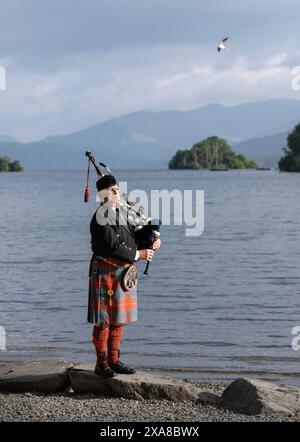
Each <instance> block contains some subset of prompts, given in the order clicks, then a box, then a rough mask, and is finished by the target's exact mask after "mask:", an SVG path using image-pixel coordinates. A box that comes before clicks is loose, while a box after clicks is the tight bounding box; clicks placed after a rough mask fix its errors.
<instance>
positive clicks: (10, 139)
mask: <svg viewBox="0 0 300 442" xmlns="http://www.w3.org/2000/svg"><path fill="white" fill-rule="evenodd" d="M0 141H6V142H8V143H12V142H15V141H17V140H16V138H14V137H10V136H9V135H1V134H0Z"/></svg>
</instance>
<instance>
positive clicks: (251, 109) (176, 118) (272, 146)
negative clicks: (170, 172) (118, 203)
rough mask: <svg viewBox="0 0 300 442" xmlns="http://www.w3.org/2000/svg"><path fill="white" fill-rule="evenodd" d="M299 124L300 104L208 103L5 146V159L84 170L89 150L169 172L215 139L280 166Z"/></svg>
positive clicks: (0, 151)
mask: <svg viewBox="0 0 300 442" xmlns="http://www.w3.org/2000/svg"><path fill="white" fill-rule="evenodd" d="M298 116H299V117H298ZM299 121H300V100H270V101H262V102H253V103H244V104H240V105H237V106H231V107H227V106H223V105H221V104H209V105H207V106H203V107H201V108H200V109H196V110H192V111H188V112H179V111H162V112H152V111H140V112H134V113H131V114H128V115H124V116H121V117H118V118H113V119H111V120H108V121H105V122H103V123H99V124H96V125H94V126H91V127H89V128H87V129H83V130H80V131H78V132H74V133H71V134H66V135H56V136H50V137H47V138H44V139H42V140H40V141H36V142H31V143H18V142H13V143H9V144H7V143H4V142H2V141H0V156H1V155H4V154H5V155H10V156H11V157H13V158H16V159H18V160H19V161H20V162H21V163H22V164H23V165H24V167H25V169H27V170H28V169H82V168H84V167H85V160H84V157H83V154H84V151H85V150H86V149H89V150H91V151H92V152H93V153H95V155H96V157H97V159H98V160H99V161H103V162H106V163H108V164H109V165H110V166H111V167H112V168H114V169H115V168H150V167H153V168H156V167H167V164H168V161H169V160H170V158H171V157H172V156H173V155H174V153H175V152H176V150H177V149H189V148H190V147H191V146H192V145H193V144H195V143H196V142H198V141H201V140H202V139H204V138H207V137H209V136H213V135H216V136H219V137H223V138H226V139H227V140H228V141H229V143H231V144H232V146H233V148H234V149H235V150H238V149H239V150H238V151H240V152H241V153H245V154H246V155H247V156H248V157H249V158H251V159H254V160H256V161H258V162H259V163H261V162H262V160H261V159H264V158H265V160H266V161H267V162H268V161H270V158H272V161H275V158H277V155H278V152H279V150H280V149H281V146H280V143H281V141H282V139H280V136H282V137H283V136H284V133H286V132H287V131H289V130H290V129H292V128H293V127H294V126H295V125H296V123H298V122H299ZM281 133H282V135H281ZM274 134H275V135H274ZM276 134H277V135H276ZM272 136H274V137H275V138H272ZM277 137H278V138H277ZM246 140H247V141H246ZM261 140H264V142H261ZM267 140H268V141H267ZM244 142H245V144H243V143H244ZM233 143H234V144H233ZM264 146H266V147H264ZM279 146H280V147H279ZM243 149H245V150H244V151H243ZM247 149H249V150H247ZM251 149H252V150H251ZM265 150H266V152H264V151H265ZM257 155H258V156H257ZM279 157H280V155H279ZM279 157H278V159H279ZM258 158H261V159H258ZM265 164H266V163H263V165H265Z"/></svg>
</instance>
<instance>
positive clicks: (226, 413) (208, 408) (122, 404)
mask: <svg viewBox="0 0 300 442" xmlns="http://www.w3.org/2000/svg"><path fill="white" fill-rule="evenodd" d="M194 384H195V385H197V386H198V387H200V388H203V389H204V390H205V391H207V392H210V393H214V394H217V395H221V394H222V392H223V390H224V388H225V387H226V386H225V385H221V384H209V383H207V382H205V383H203V382H202V383H194ZM0 421H2V422H9V421H10V422H25V421H27V422H28V421H29V422H72V421H80V422H225V421H231V422H266V421H274V422H280V421H282V422H283V421H285V422H286V421H300V417H298V418H297V417H293V418H292V417H286V416H282V417H278V416H275V415H271V414H264V415H259V416H247V415H244V414H238V413H234V412H232V411H230V410H227V409H225V408H220V407H216V406H212V405H205V404H198V403H196V402H192V401H185V402H177V403H174V402H169V401H165V400H161V401H158V400H155V401H154V400H145V401H136V400H128V399H120V398H118V399H112V398H104V397H101V396H99V395H94V394H75V393H73V392H64V393H59V394H52V395H45V394H41V393H22V394H15V393H0Z"/></svg>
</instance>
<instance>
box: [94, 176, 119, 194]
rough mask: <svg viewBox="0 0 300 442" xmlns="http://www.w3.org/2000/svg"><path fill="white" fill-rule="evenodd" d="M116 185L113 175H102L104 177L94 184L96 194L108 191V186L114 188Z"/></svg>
mask: <svg viewBox="0 0 300 442" xmlns="http://www.w3.org/2000/svg"><path fill="white" fill-rule="evenodd" d="M116 184H117V180H116V178H115V177H114V176H113V175H104V177H102V178H100V179H99V180H98V181H97V182H96V187H97V190H98V192H100V190H103V189H108V188H109V187H110V186H115V185H116Z"/></svg>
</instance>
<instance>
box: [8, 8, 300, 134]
mask: <svg viewBox="0 0 300 442" xmlns="http://www.w3.org/2000/svg"><path fill="white" fill-rule="evenodd" d="M299 17H300V2H299V0H285V1H282V0H276V1H274V0H272V1H271V0H251V1H249V0H243V1H241V0H226V1H224V2H221V1H220V0H208V1H207V0H1V3H0V67H1V68H4V69H5V73H6V90H0V134H6V135H11V136H15V137H16V138H18V139H19V140H21V141H32V140H37V139H40V138H42V137H46V136H48V135H54V134H61V133H69V132H74V131H77V130H80V129H83V128H86V127H88V126H91V125H93V124H97V123H100V122H102V121H105V120H107V119H110V118H113V117H118V116H120V115H124V114H127V113H130V112H134V111H139V110H153V111H161V110H170V109H173V110H182V111H185V110H191V109H196V108H199V107H201V106H204V105H206V104H208V103H221V104H224V105H228V106H231V105H235V104H239V103H243V102H248V101H259V100H269V99H278V98H290V99H300V90H299V91H295V90H294V89H293V88H292V86H291V84H292V79H293V76H292V73H291V70H292V68H293V67H295V66H298V65H300V43H299V42H300V26H299ZM227 36H229V40H228V42H227V48H226V50H225V51H223V52H221V53H218V52H217V50H216V49H217V46H218V43H219V41H220V39H222V38H223V37H227ZM0 72H1V69H0Z"/></svg>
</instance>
